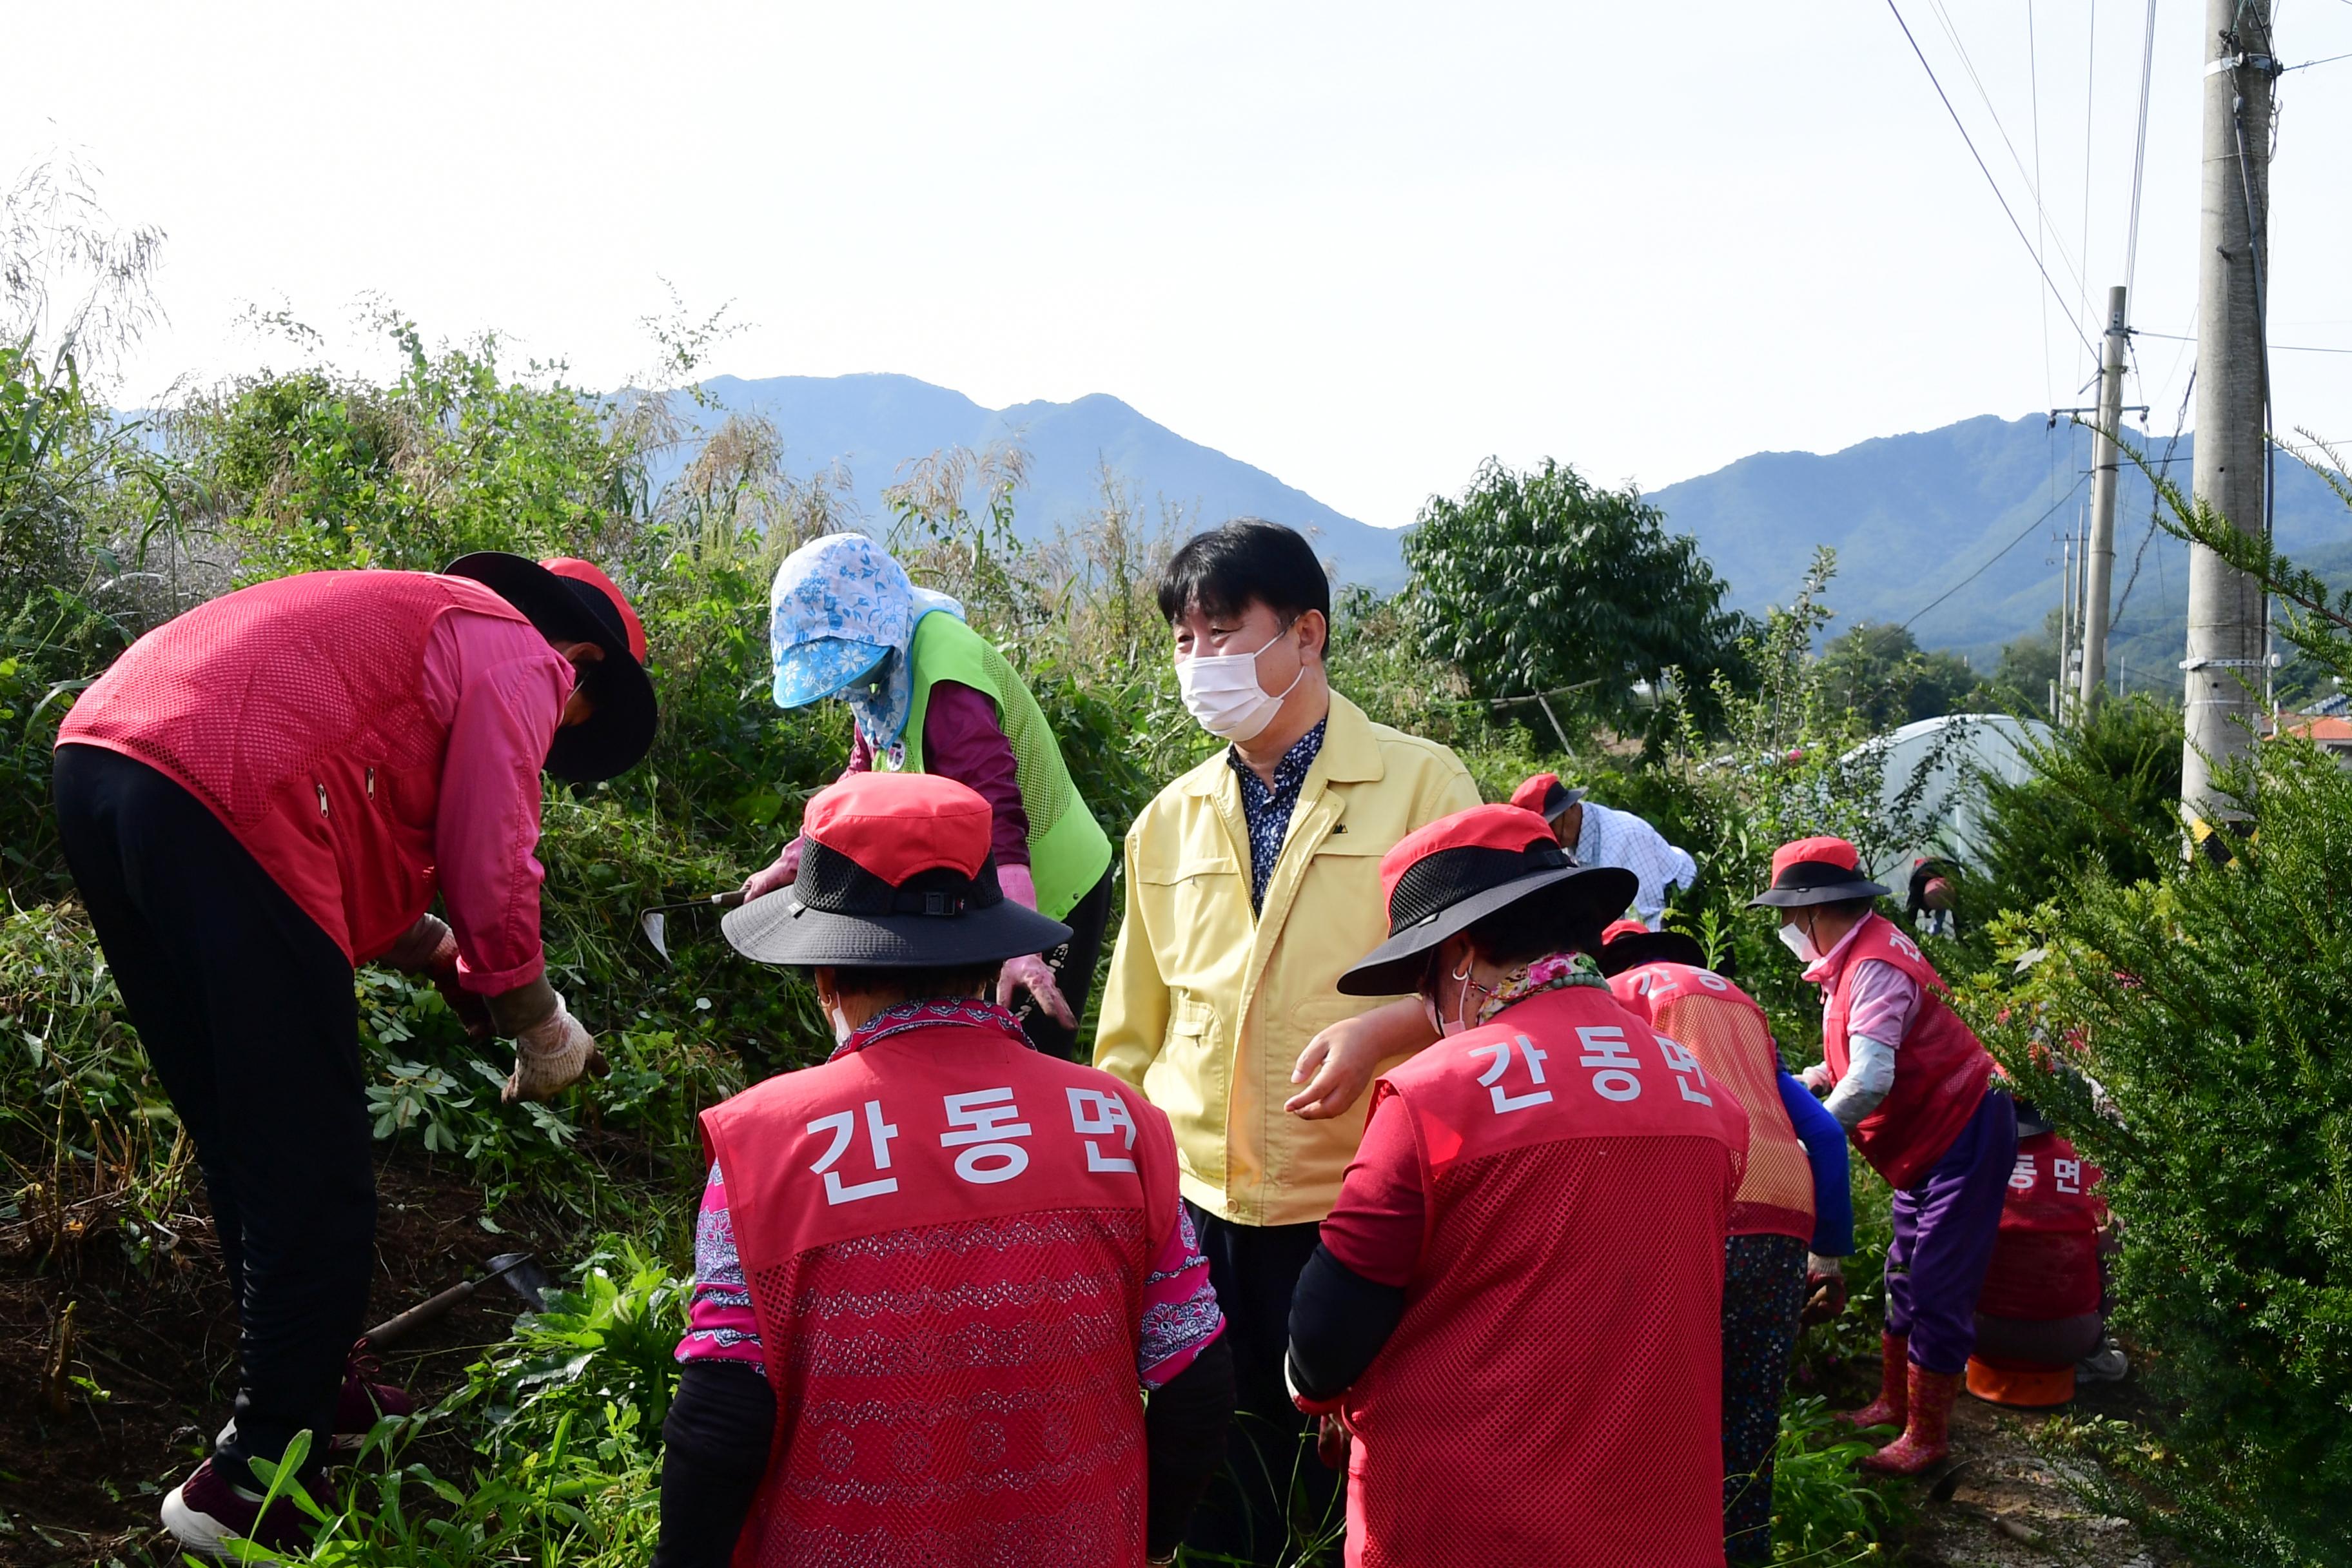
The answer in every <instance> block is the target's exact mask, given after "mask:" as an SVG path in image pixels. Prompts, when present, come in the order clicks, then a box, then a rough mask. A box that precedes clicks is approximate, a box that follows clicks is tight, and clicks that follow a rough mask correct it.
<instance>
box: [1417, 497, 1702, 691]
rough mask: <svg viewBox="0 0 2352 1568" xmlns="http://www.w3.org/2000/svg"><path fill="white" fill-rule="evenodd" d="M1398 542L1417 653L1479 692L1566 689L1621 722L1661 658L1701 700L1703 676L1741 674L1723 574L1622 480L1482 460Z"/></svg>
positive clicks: (1654, 680) (1659, 676) (1661, 675)
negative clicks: (1459, 490)
mask: <svg viewBox="0 0 2352 1568" xmlns="http://www.w3.org/2000/svg"><path fill="white" fill-rule="evenodd" d="M1404 553H1405V562H1406V563H1407V564H1408V565H1409V566H1411V567H1412V595H1411V600H1410V602H1411V604H1412V609H1413V613H1414V616H1415V620H1416V624H1417V626H1418V629H1419V630H1420V633H1421V640H1422V647H1423V652H1424V653H1425V654H1426V655H1427V656H1428V657H1429V658H1433V659H1435V660H1438V661H1441V662H1443V663H1444V664H1448V665H1451V666H1452V667H1454V668H1455V669H1457V670H1459V671H1460V672H1461V674H1462V678H1463V679H1465V681H1467V682H1468V684H1469V687H1470V689H1471V690H1472V691H1473V692H1475V693H1476V694H1477V695H1479V696H1482V697H1488V698H1495V697H1527V696H1529V695H1532V694H1534V693H1537V692H1555V691H1559V692H1563V694H1564V695H1565V694H1566V693H1568V692H1571V691H1572V693H1573V698H1574V702H1575V705H1576V706H1577V707H1578V708H1579V709H1580V710H1582V711H1584V712H1587V713H1590V714H1592V715H1596V716H1598V717H1600V718H1601V719H1603V720H1605V721H1608V722H1610V723H1612V725H1614V726H1615V727H1617V728H1618V729H1620V730H1623V731H1630V730H1634V729H1639V728H1641V727H1642V726H1643V724H1644V723H1645V722H1647V721H1648V719H1649V713H1648V710H1647V709H1646V707H1645V704H1644V702H1643V699H1642V698H1641V697H1640V696H1638V695H1637V693H1636V692H1635V690H1634V687H1635V683H1636V682H1644V681H1645V682H1647V683H1648V684H1649V687H1650V689H1652V690H1655V689H1659V687H1660V686H1661V684H1662V683H1663V682H1664V680H1665V679H1666V678H1667V675H1668V672H1670V671H1672V672H1675V676H1676V679H1678V680H1679V681H1680V682H1681V683H1682V685H1683V688H1684V689H1685V691H1687V692H1688V693H1690V694H1691V698H1690V700H1691V701H1692V702H1693V703H1694V704H1695V705H1696V706H1697V707H1700V708H1702V709H1703V708H1706V707H1707V706H1709V705H1710V704H1711V703H1712V702H1713V700H1714V691H1715V689H1716V685H1717V680H1718V679H1719V678H1721V679H1728V680H1730V681H1731V682H1732V683H1733V684H1734V685H1737V684H1738V682H1739V679H1740V678H1741V676H1742V673H1743V670H1744V660H1743V659H1742V658H1741V637H1742V636H1743V634H1744V633H1746V632H1747V631H1748V621H1747V617H1745V616H1741V615H1738V614H1737V613H1736V612H1733V611H1728V610H1726V609H1724V608H1723V607H1722V605H1723V597H1724V595H1725V594H1726V592H1727V584H1725V583H1724V582H1723V580H1722V579H1721V578H1719V577H1717V575H1716V574H1715V572H1714V570H1713V568H1711V567H1710V566H1708V565H1707V563H1706V561H1705V560H1703V559H1702V558H1701V557H1700V555H1699V553H1698V546H1697V543H1696V541H1694V540H1692V539H1691V538H1689V537H1688V536H1687V535H1684V534H1669V533H1667V532H1666V531H1665V514H1664V512H1662V511H1660V510H1658V509H1657V508H1656V507H1654V506H1652V505H1650V504H1648V503H1647V502H1645V501H1643V500H1642V497H1641V493H1640V492H1639V491H1638V490H1635V489H1633V488H1631V487H1630V486H1629V487H1628V488H1626V489H1622V490H1605V489H1596V488H1595V487H1593V486H1592V485H1591V484H1589V483H1588V482H1587V481H1586V480H1585V479H1583V478H1582V477H1581V476H1580V475H1579V474H1578V473H1577V472H1576V470H1575V469H1574V468H1569V467H1567V466H1566V465H1564V464H1560V463H1557V462H1554V461H1553V460H1551V459H1549V458H1546V459H1545V461H1544V463H1543V466H1542V467H1541V468H1537V469H1534V470H1532V471H1530V472H1528V473H1524V474H1522V473H1518V472H1516V471H1514V470H1513V469H1510V468H1506V467H1504V466H1503V465H1502V464H1501V463H1499V462H1496V461H1495V460H1493V459H1491V458H1490V459H1488V460H1487V461H1486V463H1485V464H1483V465H1481V466H1480V468H1479V469H1478V473H1477V476H1476V477H1475V479H1473V480H1472V481H1471V484H1470V488H1469V489H1467V490H1465V492H1464V493H1463V495H1462V496H1461V497H1460V498H1459V499H1458V500H1456V499H1449V498H1446V497H1442V496H1440V497H1433V498H1431V500H1430V501H1429V502H1428V504H1427V505H1425V506H1423V508H1422V510H1421V517H1420V520H1419V522H1418V524H1417V525H1416V527H1415V529H1414V531H1413V532H1412V533H1411V534H1409V535H1407V536H1406V539H1405V543H1404ZM1560 700H1561V699H1560V698H1555V699H1554V701H1555V702H1556V703H1557V702H1559V701H1560Z"/></svg>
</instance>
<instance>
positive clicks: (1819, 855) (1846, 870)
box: [1748, 837, 1893, 910]
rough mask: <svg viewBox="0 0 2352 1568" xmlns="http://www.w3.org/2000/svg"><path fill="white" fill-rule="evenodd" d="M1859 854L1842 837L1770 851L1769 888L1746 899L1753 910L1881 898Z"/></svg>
mask: <svg viewBox="0 0 2352 1568" xmlns="http://www.w3.org/2000/svg"><path fill="white" fill-rule="evenodd" d="M1861 867H1862V856H1861V852H1860V851H1858V850H1856V849H1855V848H1854V847H1853V845H1852V844H1851V843H1849V842H1847V841H1846V840H1845V839H1843V838H1831V837H1821V838H1800V839H1796V840H1795V841H1793V842H1791V843H1788V844H1783V845H1781V846H1780V848H1778V849H1776V850H1774V851H1773V852H1772V885H1771V886H1770V887H1769V888H1767V889H1764V890H1763V891H1762V892H1760V893H1759V894H1757V895H1756V896H1755V897H1754V898H1752V899H1750V900H1748V908H1749V909H1751V910H1753V909H1781V910H1787V909H1800V908H1802V907H1804V906H1805V905H1808V904H1835V903H1843V902H1844V901H1845V900H1849V899H1883V898H1885V897H1887V896H1888V895H1889V894H1890V893H1891V892H1892V891H1893V889H1888V888H1882V887H1880V886H1879V885H1878V884H1877V883H1876V882H1874V881H1872V880H1871V879H1869V878H1867V877H1865V876H1864V875H1863V874H1862V869H1861Z"/></svg>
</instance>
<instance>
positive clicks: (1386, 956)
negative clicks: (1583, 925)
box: [1339, 805, 1641, 996]
mask: <svg viewBox="0 0 2352 1568" xmlns="http://www.w3.org/2000/svg"><path fill="white" fill-rule="evenodd" d="M1381 881H1382V882H1383V883H1385V884H1386V885H1387V892H1388V906H1389V939H1388V941H1386V942H1382V943H1381V945H1380V946H1378V947H1376V948H1374V949H1373V950H1372V951H1371V952H1368V953H1366V954H1365V955H1364V957H1363V959H1362V960H1361V961H1360V962H1359V963H1357V964H1356V965H1355V966H1354V967H1353V968H1351V969H1349V971H1348V972H1347V973H1344V974H1342V975H1340V976H1339V992H1340V993H1341V994H1343V995H1348V996H1393V995H1397V994H1402V993H1404V992H1408V991H1412V990H1416V989H1418V988H1419V986H1420V984H1421V977H1422V971H1423V969H1424V968H1425V967H1426V966H1427V964H1428V963H1429V955H1430V953H1431V952H1433V951H1435V950H1436V948H1437V946H1438V944H1439V943H1441V942H1444V940H1445V939H1446V938H1447V937H1450V936H1452V935H1454V933H1456V932H1457V931H1461V930H1462V929H1463V928H1464V927H1465V926H1469V925H1472V924H1474V923H1475V922H1476V921H1481V920H1483V919H1485V918H1486V916H1488V915H1491V914H1493V913H1495V912H1496V910H1507V909H1510V908H1511V907H1513V906H1514V905H1517V904H1521V903H1529V904H1532V903H1533V902H1534V901H1535V900H1559V901H1560V903H1561V904H1562V905H1564V906H1565V908H1564V909H1563V910H1562V911H1561V912H1562V913H1563V914H1564V915H1565V916H1566V917H1567V918H1569V919H1570V920H1587V919H1589V920H1590V921H1591V922H1592V923H1593V924H1596V925H1597V924H1601V923H1602V922H1604V921H1607V920H1609V919H1610V918H1611V917H1612V916H1614V915H1618V914H1622V912H1623V911H1624V909H1625V906H1626V905H1628V904H1630V903H1632V902H1633V894H1634V892H1635V891H1636V890H1637V889H1639V888H1640V886H1641V883H1640V879H1637V878H1636V877H1635V876H1634V875H1633V872H1631V871H1628V870H1624V869H1622V868H1619V867H1616V866H1579V865H1577V864H1576V863H1575V862H1574V861H1572V860H1570V858H1569V857H1568V854H1567V852H1566V851H1565V850H1563V849H1561V848H1560V847H1559V841H1558V840H1557V839H1555V838H1554V837H1552V832H1551V826H1550V825H1549V823H1547V822H1545V821H1544V819H1543V818H1542V817H1540V816H1537V815H1536V814H1535V813H1534V812H1531V811H1528V810H1526V809H1524V808H1522V807H1520V806H1516V805H1474V806H1472V807H1471V808H1470V809H1469V810H1467V811H1457V812H1455V813H1454V815H1453V816H1448V817H1444V818H1441V819H1440V820H1438V821H1436V822H1433V823H1431V824H1430V825H1429V826H1426V827H1423V828H1421V829H1419V830H1417V831H1415V832H1413V833H1410V834H1408V835H1406V836H1405V837H1403V838H1402V839H1401V840H1399V841H1398V843H1397V846H1396V847H1395V848H1393V849H1391V850H1390V851H1389V852H1388V854H1387V855H1385V856H1384V857H1382V858H1381Z"/></svg>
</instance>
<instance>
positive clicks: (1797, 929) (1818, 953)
mask: <svg viewBox="0 0 2352 1568" xmlns="http://www.w3.org/2000/svg"><path fill="white" fill-rule="evenodd" d="M1780 945H1781V946H1782V947H1785V948H1787V949H1788V950H1789V951H1790V952H1793V953H1795V954H1796V955H1797V962H1798V963H1807V964H1810V963H1820V962H1821V958H1822V950H1821V949H1820V948H1817V947H1815V946H1814V945H1813V939H1812V938H1811V937H1810V936H1807V935H1806V934H1805V928H1804V927H1802V926H1801V925H1799V924H1797V923H1796V922H1795V921H1790V922H1789V923H1788V924H1787V925H1784V926H1782V927H1781V928H1780Z"/></svg>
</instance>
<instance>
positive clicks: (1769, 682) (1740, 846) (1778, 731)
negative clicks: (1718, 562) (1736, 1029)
mask: <svg viewBox="0 0 2352 1568" xmlns="http://www.w3.org/2000/svg"><path fill="white" fill-rule="evenodd" d="M1836 571H1837V562H1836V557H1835V555H1834V554H1833V553H1832V552H1830V551H1828V550H1826V549H1824V550H1822V551H1820V552H1817V553H1816V554H1815V557H1814V560H1813V563H1812V566H1811V570H1810V571H1809V572H1808V573H1807V574H1806V577H1805V582H1804V584H1803V586H1802V587H1801V589H1800V591H1799V593H1798V595H1797V596H1796V598H1795V600H1794V601H1792V602H1791V603H1790V605H1788V606H1786V607H1785V608H1776V609H1774V610H1773V611H1772V612H1771V614H1770V616H1769V617H1768V618H1767V620H1766V623H1765V625H1764V626H1763V627H1762V628H1761V629H1760V631H1759V634H1758V635H1757V636H1754V637H1749V638H1748V639H1747V640H1746V641H1745V642H1744V643H1743V645H1742V657H1743V662H1744V664H1745V666H1746V668H1748V670H1749V671H1750V672H1751V674H1752V679H1753V680H1754V685H1753V687H1752V689H1745V690H1743V689H1739V688H1738V687H1736V686H1735V685H1734V684H1733V683H1732V681H1731V680H1730V679H1728V678H1727V677H1726V678H1719V679H1718V682H1717V691H1716V702H1715V706H1716V710H1717V713H1718V714H1719V715H1720V718H1719V724H1720V731H1719V737H1720V738H1717V736H1716V735H1710V734H1709V733H1708V732H1706V731H1705V730H1704V729H1703V728H1702V727H1701V724H1700V721H1699V718H1698V715H1697V714H1696V712H1695V711H1694V710H1692V708H1690V707H1689V706H1687V705H1685V706H1683V707H1682V708H1680V710H1679V711H1678V713H1677V715H1676V717H1677V718H1678V719H1679V721H1680V722H1679V728H1678V731H1677V732H1676V737H1675V746H1674V749H1673V750H1672V752H1670V753H1668V754H1667V755H1666V756H1665V757H1664V758H1662V759H1660V760H1659V761H1657V762H1654V763H1644V765H1643V770H1642V771H1643V774H1644V778H1643V784H1642V786H1641V787H1640V788H1639V789H1638V790H1636V791H1631V792H1628V798H1633V799H1643V800H1645V801H1646V802H1647V803H1648V804H1649V806H1650V809H1651V810H1653V811H1655V812H1656V813H1657V814H1658V816H1656V817H1654V818H1653V820H1654V821H1657V820H1659V818H1660V817H1663V818H1664V821H1663V822H1661V823H1660V826H1661V827H1662V828H1664V827H1665V826H1667V825H1669V824H1671V825H1672V827H1673V829H1674V831H1675V832H1676V833H1679V834H1680V835H1681V837H1678V838H1676V839H1675V842H1677V843H1679V844H1681V845H1682V846H1683V847H1685V848H1686V849H1688V850H1690V851H1691V853H1692V855H1693V856H1694V857H1695V858H1696V859H1697V861H1698V863H1699V866H1700V868H1701V869H1700V877H1699V881H1698V884H1697V885H1696V887H1695V888H1694V889H1692V890H1691V892H1690V893H1689V894H1687V895H1685V897H1684V898H1683V899H1682V900H1680V901H1679V903H1678V905H1677V907H1676V908H1675V910H1671V911H1670V912H1669V915H1668V923H1669V924H1670V925H1674V926H1676V927H1678V928H1680V929H1683V930H1685V931H1689V932H1690V933H1691V934H1692V935H1694V936H1696V937H1697V938H1699V940H1700V941H1701V942H1702V943H1703V944H1704V945H1706V947H1707V949H1708V951H1709V953H1710V956H1712V957H1713V958H1714V959H1715V960H1716V961H1717V962H1718V963H1720V962H1723V961H1724V960H1725V959H1726V958H1728V959H1729V961H1730V962H1732V963H1734V964H1735V965H1736V967H1737V969H1738V976H1739V983H1740V984H1741V986H1742V987H1743V988H1744V989H1746V990H1747V991H1748V993H1749V994H1751V995H1753V996H1755V998H1756V999H1757V1000H1758V1001H1759V1003H1761V1004H1762V1005H1764V1007H1765V1009H1766V1011H1767V1012H1768V1013H1769V1014H1770V1015H1771V1016H1772V1017H1773V1020H1774V1025H1775V1028H1776V1029H1777V1030H1778V1031H1779V1033H1780V1042H1781V1046H1782V1047H1783V1050H1784V1052H1785V1053H1786V1054H1787V1055H1788V1057H1789V1059H1790V1061H1792V1062H1794V1061H1799V1060H1802V1059H1806V1058H1809V1057H1810V1056H1811V1054H1812V1053H1815V1052H1818V1050H1819V1049H1820V1039H1819V1033H1820V1031H1819V1027H1818V1023H1817V1020H1818V1018H1819V1016H1820V1011H1819V1005H1818V1003H1817V1002H1816V1000H1815V997H1816V993H1815V992H1814V990H1813V988H1812V987H1811V985H1808V984H1805V983H1804V982H1803V981H1802V979H1801V976H1800V974H1799V971H1798V968H1797V965H1796V964H1795V963H1793V962H1792V961H1791V960H1790V958H1789V956H1788V954H1787V952H1786V951H1785V950H1784V949H1783V948H1782V947H1781V946H1780V942H1778V941H1777V940H1775V939H1774V936H1773V929H1774V925H1775V921H1774V920H1773V917H1772V916H1771V914H1770V912H1769V911H1759V910H1750V909H1748V907H1747V901H1748V899H1749V898H1750V897H1752V896H1753V895H1754V894H1755V892H1756V891H1757V890H1758V889H1760V888H1763V887H1765V886H1766V885H1767V884H1768V883H1769V881H1770V869H1771V859H1772V851H1773V850H1774V849H1775V848H1777V847H1780V845H1781V844H1784V843H1786V842H1788V841H1789V840H1790V839H1792V838H1803V837H1811V836H1813V835H1816V834H1836V835H1838V836H1839V837H1843V838H1847V839H1850V840H1852V841H1853V844H1854V846H1855V847H1856V848H1858V849H1859V850H1860V851H1861V854H1862V861H1863V864H1864V865H1865V866H1873V865H1881V864H1884V863H1885V862H1886V860H1887V859H1889V858H1891V857H1894V856H1895V855H1896V854H1898V853H1899V852H1900V851H1902V850H1904V849H1906V848H1907V847H1910V846H1913V845H1916V844H1919V843H1922V842H1925V841H1926V840H1927V837H1929V835H1930V832H1931V829H1932V824H1933V818H1934V816H1935V812H1936V808H1937V805H1938V802H1937V801H1936V800H1935V799H1932V798H1930V797H1929V795H1928V794H1927V784H1928V781H1929V780H1930V779H1931V778H1932V776H1933V775H1934V774H1935V773H1936V771H1937V768H1938V767H1939V766H1940V765H1941V764H1942V762H1943V760H1944V757H1945V754H1946V752H1948V749H1949V748H1950V747H1951V746H1953V745H1955V744H1957V743H1958V739H1959V737H1958V735H1956V734H1950V733H1948V734H1946V735H1945V736H1943V737H1942V738H1941V739H1939V740H1938V742H1937V743H1936V745H1934V746H1933V747H1931V748H1930V749H1929V751H1928V753H1927V755H1926V756H1924V757H1923V758H1922V759H1921V760H1920V762H1919V763H1917V764H1916V766H1915V767H1914V768H1913V770H1912V771H1911V773H1909V774H1908V775H1907V776H1905V777H1902V778H1898V779H1895V780H1892V781H1890V780H1889V779H1888V777H1887V773H1886V767H1887V759H1886V755H1885V752H1884V751H1883V750H1882V749H1881V748H1879V747H1877V746H1874V745H1872V744H1869V743H1867V742H1870V740H1871V738H1872V737H1871V731H1870V728H1869V725H1868V723H1867V721H1866V720H1865V719H1864V716H1863V715H1862V714H1860V713H1858V712H1856V711H1855V710H1853V709H1852V708H1851V707H1849V706H1847V704H1846V702H1845V700H1844V691H1843V689H1842V688H1841V686H1840V684H1839V682H1838V681H1837V679H1836V678H1835V674H1834V672H1833V671H1832V670H1831V669H1830V668H1827V667H1825V665H1824V663H1823V661H1822V660H1821V659H1818V658H1814V657H1813V654H1812V648H1813V645H1814V643H1815V642H1816V640H1817V639H1818V637H1819V636H1820V633H1821V630H1822V627H1823V626H1827V625H1828V624H1829V622H1830V621H1831V619H1832V618H1833V614H1834V612H1832V610H1831V608H1830V607H1829V605H1827V604H1825V603H1824V602H1823V601H1822V595H1823V594H1824V593H1825V592H1826V591H1827V589H1828V586H1829V584H1830V583H1831V581H1832V579H1833V578H1834V577H1835V575H1836ZM1890 782H1891V783H1892V784H1894V786H1895V787H1894V789H1893V790H1892V792H1891V793H1890V792H1889V790H1888V788H1887V786H1888V784H1890Z"/></svg>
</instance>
